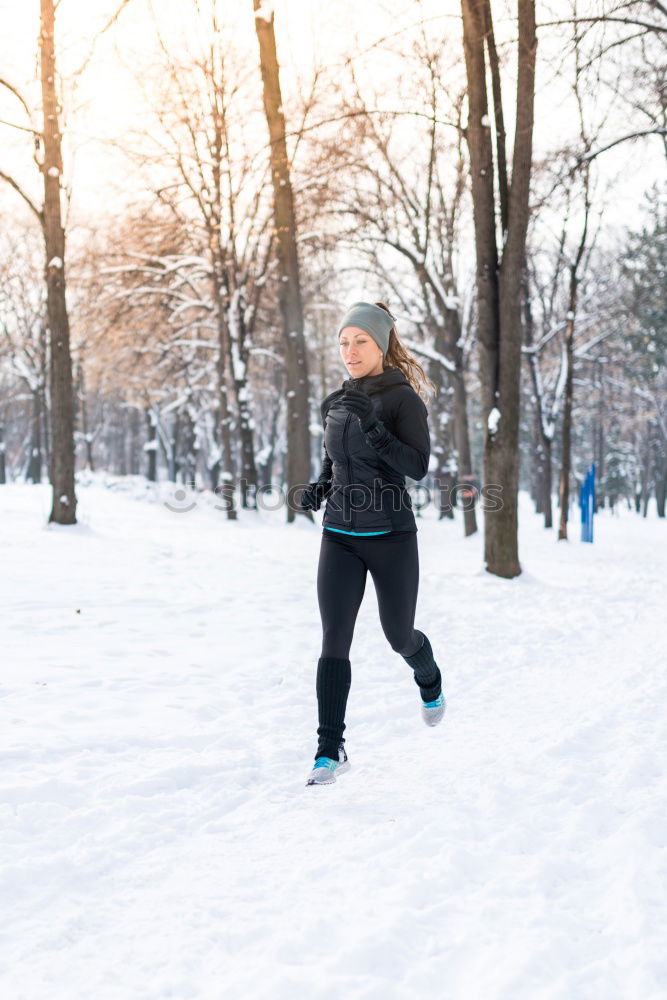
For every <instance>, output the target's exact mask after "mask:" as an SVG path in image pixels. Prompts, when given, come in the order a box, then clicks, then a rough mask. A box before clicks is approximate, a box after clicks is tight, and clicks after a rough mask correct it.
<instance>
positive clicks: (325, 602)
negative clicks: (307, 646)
mask: <svg viewBox="0 0 667 1000" xmlns="http://www.w3.org/2000/svg"><path fill="white" fill-rule="evenodd" d="M369 570H370V574H371V576H372V577H373V583H374V584H375V590H376V592H377V597H378V606H379V610H380V622H381V624H382V628H383V630H384V634H385V636H386V637H387V639H388V640H389V643H390V645H391V647H392V649H394V650H395V651H396V652H397V653H400V654H401V656H403V657H404V659H405V660H406V662H407V663H408V664H409V665H410V666H411V667H412V669H413V671H414V679H415V682H416V683H417V685H418V686H419V689H420V691H421V697H422V700H423V701H425V702H429V701H431V700H433V699H435V698H437V697H438V695H439V693H440V690H441V680H442V678H441V675H440V669H439V667H438V665H437V663H436V662H435V660H434V658H433V650H432V649H431V644H430V642H429V640H428V636H426V635H425V634H424V633H423V632H419V631H415V628H414V621H415V608H416V605H417V589H418V587H419V556H418V550H417V532H416V531H391V532H389V533H388V534H386V535H367V536H363V535H344V534H339V533H337V532H334V531H328V530H327V529H326V528H325V529H324V530H323V531H322V544H321V547H320V561H319V566H318V569H317V597H318V601H319V605H320V614H321V616H322V633H323V634H322V655H321V656H320V658H319V660H318V663H317V679H316V689H317V711H318V721H319V725H318V729H317V735H318V744H317V750H316V752H315V756H316V757H330V758H332V759H333V760H336V759H338V754H339V747H340V746H341V745H342V743H344V742H345V741H344V738H343V733H344V731H345V709H346V706H347V696H348V693H349V690H350V684H351V680H352V672H351V667H350V659H349V654H350V646H351V645H352V636H353V634H354V625H355V622H356V620H357V613H358V611H359V607H360V605H361V601H362V598H363V596H364V590H365V588H366V576H367V574H368V572H369Z"/></svg>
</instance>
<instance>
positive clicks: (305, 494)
mask: <svg viewBox="0 0 667 1000" xmlns="http://www.w3.org/2000/svg"><path fill="white" fill-rule="evenodd" d="M331 487H332V484H331V483H323V482H320V481H319V480H318V481H317V482H316V483H310V485H309V486H307V487H306V489H305V490H302V492H301V496H300V497H299V508H300V509H301V510H319V509H320V507H321V505H322V501H323V500H325V499H326V498H327V497H328V496H329V494H330V493H331Z"/></svg>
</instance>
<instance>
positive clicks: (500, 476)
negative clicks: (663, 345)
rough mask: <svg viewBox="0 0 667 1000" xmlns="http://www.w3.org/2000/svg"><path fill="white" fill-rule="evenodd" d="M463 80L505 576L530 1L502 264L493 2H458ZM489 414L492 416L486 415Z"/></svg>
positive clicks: (487, 461)
mask: <svg viewBox="0 0 667 1000" xmlns="http://www.w3.org/2000/svg"><path fill="white" fill-rule="evenodd" d="M461 9H462V14H463V39H464V50H465V60H466V75H467V82H468V123H467V126H466V138H467V142H468V149H469V152H470V166H471V177H472V199H473V215H474V224H475V250H476V258H477V313H478V333H479V337H478V339H479V352H480V376H481V382H482V418H483V420H484V425H485V441H484V483H485V486H487V487H490V486H493V487H496V488H497V487H500V490H501V491H502V492H501V494H500V499H501V504H500V506H499V509H498V510H495V511H491V510H489V511H487V512H486V516H485V519H484V549H485V553H484V554H485V562H486V568H487V570H488V571H489V572H491V573H494V574H495V575H497V576H502V577H508V578H510V577H514V576H518V574H519V573H520V572H521V566H520V564H519V552H518V488H519V413H520V389H521V344H522V326H521V312H520V303H521V281H522V268H523V260H524V254H525V245H526V232H527V227H528V206H529V186H530V175H531V164H532V135H533V115H534V107H533V106H534V94H535V53H536V49H537V39H536V30H535V5H534V0H518V27H519V40H518V79H517V93H516V131H515V140H514V151H513V159H512V184H511V188H510V189H509V191H507V189H506V184H505V182H504V180H503V177H502V174H501V185H500V192H499V199H500V213H499V214H500V217H501V219H502V218H504V217H505V212H504V211H503V207H504V206H506V212H507V216H506V217H507V228H506V229H504V231H503V240H504V247H503V255H502V262H501V264H500V266H498V249H497V242H496V229H495V220H496V204H495V196H494V188H493V177H494V169H493V168H494V164H493V150H492V144H491V130H490V127H489V120H488V101H487V90H486V72H487V65H486V59H485V49H484V45H485V36H487V38H488V45H489V51H490V53H491V61H492V68H493V53H494V51H495V46H494V44H493V34H492V31H493V29H492V21H491V9H490V5H489V3H488V0H461ZM494 98H495V99H494V112H495V121H496V132H497V139H498V149H499V151H500V152H499V154H498V160H499V162H500V163H501V164H502V163H503V162H504V150H503V139H502V137H503V125H502V121H503V115H502V104H501V100H500V81H499V80H497V81H495V82H494ZM490 416H493V418H495V419H492V420H491V421H490V420H489V417H490Z"/></svg>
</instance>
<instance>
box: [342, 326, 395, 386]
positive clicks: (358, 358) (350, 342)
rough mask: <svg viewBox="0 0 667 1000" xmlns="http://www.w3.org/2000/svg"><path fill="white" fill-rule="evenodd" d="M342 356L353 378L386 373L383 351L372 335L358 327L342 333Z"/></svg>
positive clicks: (351, 327)
mask: <svg viewBox="0 0 667 1000" xmlns="http://www.w3.org/2000/svg"><path fill="white" fill-rule="evenodd" d="M339 343H340V356H341V358H342V359H343V364H344V365H345V367H346V368H347V370H348V372H349V373H350V375H351V376H352V378H362V377H363V376H364V375H379V374H380V373H381V372H382V371H384V359H383V356H382V351H381V349H380V348H379V347H378V345H377V344H376V343H375V341H374V340H373V338H372V337H371V335H370V333H366V331H365V330H360V329H359V327H358V326H346V327H345V328H344V329H343V330H341V332H340V337H339Z"/></svg>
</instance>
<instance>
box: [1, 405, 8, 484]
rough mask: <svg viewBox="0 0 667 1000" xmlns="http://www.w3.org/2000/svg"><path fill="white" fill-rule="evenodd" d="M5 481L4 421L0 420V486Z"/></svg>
mask: <svg viewBox="0 0 667 1000" xmlns="http://www.w3.org/2000/svg"><path fill="white" fill-rule="evenodd" d="M6 482H7V466H6V464H5V423H4V420H2V421H0V486H4V485H5V483H6Z"/></svg>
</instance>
